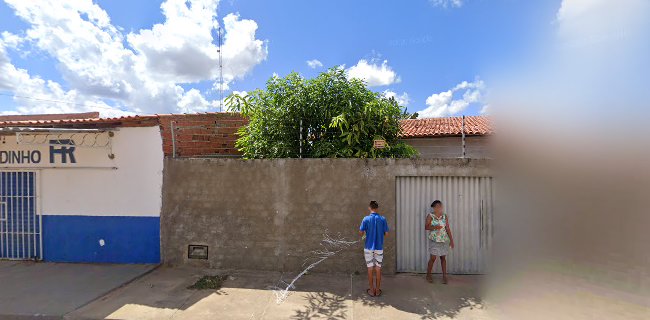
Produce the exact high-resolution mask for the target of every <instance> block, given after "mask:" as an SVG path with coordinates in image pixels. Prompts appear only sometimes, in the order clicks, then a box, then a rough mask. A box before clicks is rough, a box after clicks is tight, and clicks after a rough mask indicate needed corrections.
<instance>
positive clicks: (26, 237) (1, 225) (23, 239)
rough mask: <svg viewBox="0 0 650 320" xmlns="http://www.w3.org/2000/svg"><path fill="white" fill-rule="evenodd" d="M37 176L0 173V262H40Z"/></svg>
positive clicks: (12, 172) (28, 172)
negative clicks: (31, 260)
mask: <svg viewBox="0 0 650 320" xmlns="http://www.w3.org/2000/svg"><path fill="white" fill-rule="evenodd" d="M35 181H36V172H33V171H0V259H10V260H28V259H39V260H40V259H41V258H42V256H43V253H42V249H41V248H42V241H41V220H40V219H41V216H40V215H39V214H37V212H38V208H37V201H36V191H37V190H36V189H37V185H36V183H35Z"/></svg>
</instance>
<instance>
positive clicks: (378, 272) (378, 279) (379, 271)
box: [375, 266, 381, 296]
mask: <svg viewBox="0 0 650 320" xmlns="http://www.w3.org/2000/svg"><path fill="white" fill-rule="evenodd" d="M375 272H376V273H377V286H376V287H375V295H376V296H377V295H379V292H380V291H381V267H378V266H377V267H375Z"/></svg>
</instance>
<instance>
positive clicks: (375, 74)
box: [347, 59, 401, 87]
mask: <svg viewBox="0 0 650 320" xmlns="http://www.w3.org/2000/svg"><path fill="white" fill-rule="evenodd" d="M347 72H348V77H350V78H357V79H361V80H363V81H365V82H366V83H367V84H368V86H370V87H375V86H387V85H391V84H393V83H398V82H400V81H401V79H400V77H399V76H398V75H397V73H396V72H395V71H393V69H392V68H391V67H390V66H388V60H384V61H383V62H382V63H381V64H379V63H378V61H376V60H371V61H367V60H365V59H361V60H359V62H358V63H357V64H356V65H354V66H352V67H350V68H349V69H347Z"/></svg>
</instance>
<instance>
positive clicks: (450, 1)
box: [429, 0, 464, 8]
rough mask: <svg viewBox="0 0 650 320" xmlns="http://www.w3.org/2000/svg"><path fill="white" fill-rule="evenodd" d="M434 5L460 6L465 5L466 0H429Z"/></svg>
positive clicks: (444, 6)
mask: <svg viewBox="0 0 650 320" xmlns="http://www.w3.org/2000/svg"><path fill="white" fill-rule="evenodd" d="M429 2H431V4H432V5H434V6H436V7H443V8H449V7H453V8H460V7H462V6H463V2H464V0H429Z"/></svg>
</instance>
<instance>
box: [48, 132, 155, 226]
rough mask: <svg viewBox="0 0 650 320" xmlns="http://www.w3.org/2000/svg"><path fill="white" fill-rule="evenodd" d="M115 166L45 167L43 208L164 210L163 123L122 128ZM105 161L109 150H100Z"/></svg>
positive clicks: (61, 211)
mask: <svg viewBox="0 0 650 320" xmlns="http://www.w3.org/2000/svg"><path fill="white" fill-rule="evenodd" d="M113 153H114V154H115V159H113V160H112V163H113V164H112V165H113V166H114V167H115V168H116V169H113V168H112V167H100V168H65V169H62V168H42V169H40V170H41V176H40V177H41V181H40V184H41V190H42V191H41V194H40V197H41V204H42V209H41V212H42V213H43V214H46V215H83V216H160V208H161V205H162V199H161V190H162V172H163V157H164V155H163V151H162V138H161V136H160V129H159V127H158V126H155V127H135V128H119V130H118V131H115V137H114V138H113ZM94 154H95V157H96V158H97V159H96V161H93V160H92V159H89V160H87V161H86V163H84V166H94V165H95V164H96V165H99V164H104V163H105V162H106V159H105V158H107V151H106V150H104V149H99V150H95V152H94Z"/></svg>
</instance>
